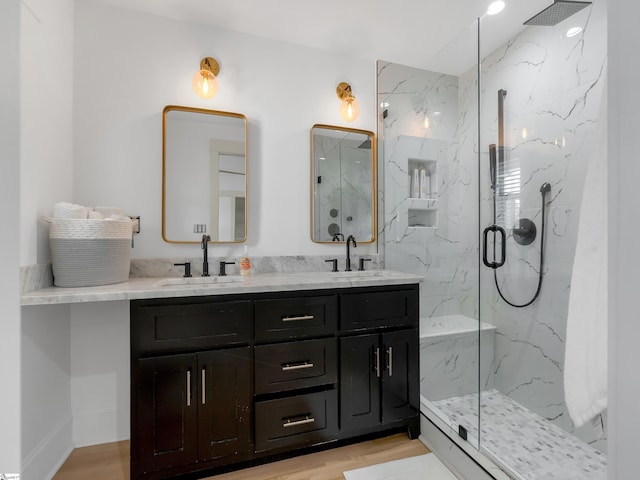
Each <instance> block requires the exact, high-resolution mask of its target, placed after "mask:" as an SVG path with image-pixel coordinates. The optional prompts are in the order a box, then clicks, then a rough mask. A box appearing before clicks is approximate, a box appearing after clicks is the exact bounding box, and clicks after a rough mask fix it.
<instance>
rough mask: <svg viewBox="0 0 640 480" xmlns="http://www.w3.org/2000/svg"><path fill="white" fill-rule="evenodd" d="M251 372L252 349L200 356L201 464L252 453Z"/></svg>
mask: <svg viewBox="0 0 640 480" xmlns="http://www.w3.org/2000/svg"><path fill="white" fill-rule="evenodd" d="M251 370H252V368H251V349H250V348H249V347H240V348H227V349H224V350H217V351H210V352H203V353H202V352H201V353H198V385H199V387H198V398H197V399H196V402H197V403H198V408H199V409H200V413H199V425H198V428H199V433H198V456H199V458H200V460H213V459H216V458H221V457H227V456H231V455H236V454H241V453H245V452H248V451H249V448H250V445H251V424H252V421H251V385H252V383H253V381H252V376H251Z"/></svg>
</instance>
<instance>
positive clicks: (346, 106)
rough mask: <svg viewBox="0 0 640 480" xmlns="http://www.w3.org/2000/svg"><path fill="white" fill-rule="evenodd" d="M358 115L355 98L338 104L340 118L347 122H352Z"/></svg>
mask: <svg viewBox="0 0 640 480" xmlns="http://www.w3.org/2000/svg"><path fill="white" fill-rule="evenodd" d="M358 115H360V105H359V104H358V100H356V98H355V97H349V98H346V99H344V100H343V101H342V102H341V103H340V116H341V117H342V118H343V120H345V121H347V122H353V121H354V120H355V119H356V118H358Z"/></svg>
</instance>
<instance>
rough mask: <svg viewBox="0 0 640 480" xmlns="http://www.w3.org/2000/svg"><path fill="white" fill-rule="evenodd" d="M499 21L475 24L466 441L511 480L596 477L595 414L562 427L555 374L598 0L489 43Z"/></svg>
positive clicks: (594, 93) (595, 64)
mask: <svg viewBox="0 0 640 480" xmlns="http://www.w3.org/2000/svg"><path fill="white" fill-rule="evenodd" d="M574 3H575V2H574ZM556 7H558V6H556ZM547 17H548V15H547ZM539 18H540V20H541V21H542V20H545V19H544V18H542V17H539ZM526 20H527V18H522V19H520V22H519V23H523V22H524V21H526ZM548 20H549V18H547V19H546V20H545V22H546V21H548ZM556 20H557V19H556ZM501 22H503V19H501V18H500V15H496V16H484V17H482V18H481V19H480V24H479V31H480V35H479V39H480V42H479V43H480V47H481V48H480V89H479V104H480V109H479V111H480V136H479V143H478V145H477V148H478V150H479V152H480V158H479V162H480V163H479V175H478V180H479V185H480V230H479V232H480V235H479V243H480V256H481V257H483V264H482V266H481V270H480V271H481V279H480V285H479V291H480V315H479V317H480V318H481V319H482V322H481V325H483V327H481V333H480V344H481V350H480V358H481V362H480V363H481V366H482V365H483V364H484V365H485V366H487V365H486V363H485V362H486V361H489V360H490V362H491V363H490V365H488V367H489V368H488V369H487V371H488V372H489V375H488V376H487V377H486V378H483V379H482V384H481V386H480V387H481V388H480V426H481V431H482V436H481V438H480V450H481V452H482V453H483V455H484V456H486V457H489V458H491V459H492V460H493V461H494V462H495V463H496V464H498V465H499V466H500V467H501V468H502V469H503V470H504V471H506V472H508V473H509V475H510V476H511V477H513V478H516V479H550V478H562V479H574V478H575V479H604V478H606V455H605V453H604V452H605V449H606V424H605V420H604V419H602V418H598V419H596V421H594V422H593V423H590V424H588V425H586V426H583V427H582V428H581V429H576V428H575V427H574V425H573V423H572V422H571V419H570V418H569V415H568V413H567V408H566V404H565V392H564V385H563V383H564V382H563V373H564V365H565V344H566V333H567V308H568V303H569V298H570V295H571V283H572V282H571V273H572V266H573V257H574V252H575V248H576V241H577V236H578V219H579V213H580V208H581V203H582V199H583V192H582V187H583V182H584V178H585V173H586V168H587V165H588V164H589V160H590V158H591V155H593V153H592V152H595V151H597V142H598V138H599V135H598V132H599V129H600V128H601V127H602V126H601V125H600V122H599V113H600V105H601V102H602V93H603V83H604V74H603V72H604V71H605V70H606V57H605V53H606V30H605V24H606V9H605V2H604V1H597V2H594V3H593V4H591V5H587V6H586V8H583V9H582V10H580V11H579V12H577V13H574V14H573V15H571V16H568V17H567V18H566V19H564V20H561V21H560V23H558V24H557V25H555V26H524V25H522V26H520V27H519V28H518V29H516V33H515V34H514V35H513V36H512V37H511V38H509V39H506V40H505V39H500V40H496V39H495V32H496V31H500V30H504V28H505V25H504V24H503V23H501ZM501 264H502V265H501ZM484 325H486V326H488V329H489V330H485V327H484ZM488 331H491V333H487V332H488ZM483 359H486V360H483ZM481 368H482V367H481Z"/></svg>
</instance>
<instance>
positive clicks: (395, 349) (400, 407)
mask: <svg viewBox="0 0 640 480" xmlns="http://www.w3.org/2000/svg"><path fill="white" fill-rule="evenodd" d="M382 345H383V353H384V355H382V358H384V365H383V367H384V372H383V374H382V422H383V423H385V424H387V423H392V422H395V421H398V420H405V419H407V418H411V417H414V416H416V415H417V414H418V411H419V410H418V409H419V401H420V400H419V395H420V393H419V388H420V387H419V385H420V374H419V363H420V359H419V349H418V332H417V331H416V330H413V329H412V330H400V331H397V332H389V333H385V334H383V335H382Z"/></svg>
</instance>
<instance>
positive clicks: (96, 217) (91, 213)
mask: <svg viewBox="0 0 640 480" xmlns="http://www.w3.org/2000/svg"><path fill="white" fill-rule="evenodd" d="M89 218H91V219H93V220H101V219H103V218H104V215H102V214H101V213H100V212H96V211H95V210H90V211H89Z"/></svg>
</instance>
